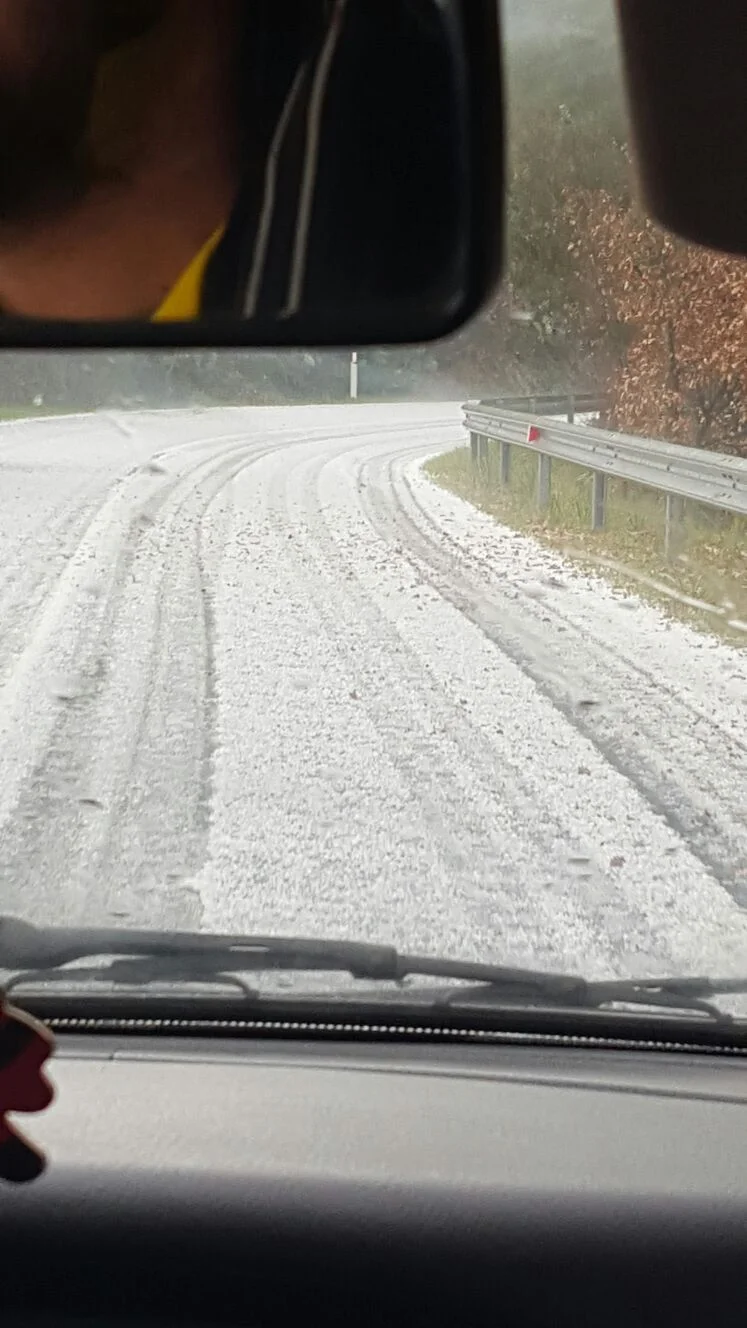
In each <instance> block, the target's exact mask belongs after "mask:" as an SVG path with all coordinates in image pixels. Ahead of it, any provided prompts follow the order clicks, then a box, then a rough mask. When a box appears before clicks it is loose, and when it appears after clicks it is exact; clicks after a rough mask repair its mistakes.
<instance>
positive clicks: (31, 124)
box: [0, 0, 164, 225]
mask: <svg viewBox="0 0 747 1328" xmlns="http://www.w3.org/2000/svg"><path fill="white" fill-rule="evenodd" d="M163 6H164V0H0V225H8V224H9V223H10V224H13V223H16V224H22V223H23V222H24V221H25V220H26V219H29V218H31V217H37V216H38V215H39V214H40V213H42V214H43V213H45V212H50V213H54V212H55V211H57V210H58V209H59V208H61V207H65V206H69V205H70V203H72V202H73V201H74V200H75V199H76V198H77V197H79V196H80V195H81V194H83V193H84V192H85V190H86V188H87V186H88V185H89V183H90V180H91V174H92V169H93V167H92V163H91V162H90V160H89V159H88V153H87V147H86V136H87V131H88V128H89V123H90V117H91V110H92V106H93V98H94V92H95V88H96V75H97V69H98V63H99V60H100V59H101V57H102V55H104V54H105V53H106V52H107V51H108V50H111V49H112V48H113V47H116V46H118V45H120V44H121V43H123V42H125V41H129V40H131V39H133V38H135V37H138V36H141V35H142V34H143V33H144V32H146V31H147V30H148V29H149V28H150V27H151V26H152V24H153V23H154V22H155V21H156V20H157V19H158V18H159V17H160V14H161V12H162V9H163Z"/></svg>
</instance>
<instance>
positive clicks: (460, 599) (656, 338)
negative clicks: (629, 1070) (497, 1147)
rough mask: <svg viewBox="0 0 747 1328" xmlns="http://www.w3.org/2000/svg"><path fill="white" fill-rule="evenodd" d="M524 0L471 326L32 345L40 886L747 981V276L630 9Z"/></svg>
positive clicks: (28, 696)
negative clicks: (662, 176) (710, 216)
mask: <svg viewBox="0 0 747 1328" xmlns="http://www.w3.org/2000/svg"><path fill="white" fill-rule="evenodd" d="M504 12H505V22H506V32H505V36H506V40H507V61H506V64H507V77H508V102H509V115H510V144H509V151H510V158H509V188H510V193H509V235H508V272H507V278H506V280H505V282H504V284H503V286H502V288H501V290H500V292H499V293H498V295H497V296H496V297H495V298H494V300H493V301H492V303H491V305H490V307H489V308H488V309H486V310H485V311H484V312H483V313H482V314H481V315H480V316H479V317H478V318H477V319H476V320H475V322H473V323H472V324H471V325H470V326H469V327H468V328H466V329H465V330H463V331H462V332H460V333H459V334H458V335H457V336H456V337H453V338H451V339H450V340H449V341H447V342H442V343H436V344H433V345H427V346H415V347H408V348H406V349H392V350H377V349H360V350H359V349H357V348H348V349H347V350H341V351H335V352H325V353H322V352H317V351H309V352H272V353H269V352H268V353H249V352H246V353H239V352H222V353H218V352H209V353H208V352H195V353H186V352H185V353H179V354H167V353H150V354H145V353H139V354H134V353H125V352H110V353H95V354H94V353H78V354H75V355H73V354H64V353H62V352H60V353H56V354H52V355H40V354H30V353H14V354H13V355H9V354H6V355H4V356H0V411H1V412H2V415H3V417H4V421H3V423H2V424H0V914H4V915H13V916H15V917H17V918H20V919H23V920H25V921H27V922H31V923H34V924H37V925H44V926H47V925H51V924H57V925H64V926H74V927H90V926H106V927H122V928H128V929H136V928H150V929H153V928H159V929H178V930H180V931H184V932H187V931H196V932H200V933H207V932H220V933H223V934H225V935H240V934H261V935H265V936H278V935H288V934H290V935H294V936H305V937H308V938H319V939H322V938H330V937H334V938H338V939H344V940H356V941H364V942H369V943H376V944H379V945H392V946H396V947H397V948H398V949H400V950H403V951H406V952H409V953H410V954H413V953H421V952H422V953H429V954H438V955H441V956H444V955H448V956H451V957H454V958H459V959H463V960H474V961H483V962H490V963H493V964H510V965H513V966H520V967H541V968H544V969H547V970H550V971H553V972H558V973H560V972H563V973H566V972H574V973H577V974H579V975H582V976H584V977H586V978H612V977H636V978H639V977H646V976H660V975H667V974H670V975H671V974H695V973H704V974H722V975H727V976H728V975H730V974H731V975H739V974H744V973H745V972H747V913H746V912H745V904H746V903H747V826H746V824H745V816H744V802H745V787H746V785H745V773H746V769H747V713H746V706H745V703H746V702H747V654H746V653H745V643H746V642H747V636H746V635H745V634H746V633H747V563H746V561H745V560H746V558H747V543H746V542H745V538H744V537H745V512H747V497H746V496H745V495H747V487H746V486H747V462H745V461H740V458H744V457H747V368H746V366H747V355H745V348H746V346H747V321H746V317H745V307H746V303H747V268H746V267H745V264H744V263H743V262H742V261H740V260H737V259H734V258H730V257H728V256H725V255H722V254H716V253H711V252H709V251H707V250H703V249H699V248H696V247H695V246H689V245H687V244H685V243H684V242H680V241H678V240H675V239H673V238H672V237H671V236H669V235H667V234H666V233H665V232H663V231H662V230H660V229H658V228H657V227H656V226H654V225H653V223H651V222H650V221H649V220H648V219H647V218H646V217H645V215H644V214H643V212H642V211H641V208H640V204H639V202H638V200H637V195H636V191H635V187H634V174H633V170H634V163H633V161H632V154H631V148H630V145H629V136H628V126H627V120H626V112H625V107H624V101H623V92H622V79H621V74H620V69H619V52H618V45H617V36H616V30H615V25H614V17H613V12H612V6H611V5H610V4H606V3H599V0H566V2H565V3H563V4H558V3H556V0H507V3H506V4H505V5H504ZM0 278H2V265H1V264H0ZM465 403H466V405H465ZM600 430H601V431H603V433H604V439H607V440H608V442H609V439H610V438H612V439H613V440H616V442H614V446H613V447H612V450H611V451H609V452H608V453H604V452H603V451H599V448H601V447H602V442H603V441H604V439H601V435H600V434H599V433H598V431H600ZM600 439H601V441H600ZM668 447H669V448H670V449H671V450H669V451H668V450H667V448H668ZM595 449H596V450H595ZM680 449H697V455H696V458H695V461H693V456H692V453H691V452H685V451H681V450H680ZM613 453H614V455H613ZM714 453H717V454H719V456H720V461H713V460H712V458H713V454H714ZM600 457H604V466H603V469H597V470H596V471H595V470H594V460H595V458H596V459H597V464H598V465H601V464H602V463H601V462H600V461H599V458H600ZM740 465H741V466H742V469H741V470H740ZM296 980H297V981H298V982H300V983H301V985H302V986H303V982H304V979H303V978H302V977H298V978H297V979H296ZM346 980H347V979H346V978H344V979H343V981H346ZM326 982H327V979H326V977H321V978H320V976H319V975H318V974H317V975H316V977H315V979H314V989H316V990H318V989H319V987H320V985H321V986H322V987H324V985H325V983H326ZM332 982H333V978H332V976H330V978H329V982H328V983H327V985H331V984H332ZM308 985H309V986H310V985H311V980H309V984H308Z"/></svg>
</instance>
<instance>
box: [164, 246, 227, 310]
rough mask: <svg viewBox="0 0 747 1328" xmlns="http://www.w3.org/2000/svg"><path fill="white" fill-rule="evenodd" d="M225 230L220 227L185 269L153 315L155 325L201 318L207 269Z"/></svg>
mask: <svg viewBox="0 0 747 1328" xmlns="http://www.w3.org/2000/svg"><path fill="white" fill-rule="evenodd" d="M224 233H225V228H224V227H223V226H219V227H218V230H217V231H215V232H214V233H213V234H212V235H211V236H210V239H209V240H208V242H207V244H204V245H203V247H202V249H200V251H199V253H198V254H196V255H195V257H194V258H193V259H192V262H191V263H190V264H189V267H187V268H185V270H184V272H182V275H181V276H180V278H179V280H178V281H177V283H176V285H175V286H173V287H172V288H171V290H170V291H169V293H168V295H167V296H166V299H165V300H164V301H163V304H162V305H161V307H160V308H159V309H157V310H156V312H155V313H154V315H153V322H154V323H174V322H190V321H192V320H194V319H196V318H198V317H199V314H200V308H201V304H202V285H203V282H204V280H205V269H206V268H207V265H208V263H209V262H210V259H211V258H212V256H213V254H214V253H215V250H216V249H217V248H218V245H219V244H220V242H221V240H222V239H223V235H224Z"/></svg>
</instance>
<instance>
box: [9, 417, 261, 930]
mask: <svg viewBox="0 0 747 1328" xmlns="http://www.w3.org/2000/svg"><path fill="white" fill-rule="evenodd" d="M212 441H213V440H211V439H209V438H208V439H202V440H200V442H201V446H202V448H203V449H205V448H207V449H208V450H209V448H210V444H211V442H212ZM252 446H253V447H254V448H256V443H254V444H249V445H247V444H245V443H242V444H237V446H235V447H233V448H231V449H230V450H229V451H228V454H227V455H226V449H225V448H224V449H223V450H222V451H221V452H220V453H219V454H218V456H217V457H216V456H215V454H214V453H213V454H212V455H211V456H209V457H208V458H207V459H204V458H201V459H200V460H199V461H198V462H197V464H196V465H192V466H191V468H190V470H189V471H188V472H187V474H186V475H166V476H163V477H161V481H160V483H158V484H156V485H155V486H154V485H147V484H146V485H145V486H143V484H142V471H143V470H145V471H146V472H147V471H148V470H149V467H147V466H146V467H144V468H143V467H137V468H135V469H134V470H133V471H131V472H130V473H129V475H128V476H126V477H125V478H124V479H123V480H122V481H121V482H119V484H118V485H116V486H114V488H115V490H118V491H119V492H120V496H121V490H122V486H125V488H126V487H127V484H128V482H129V483H130V486H131V487H132V486H133V485H134V488H135V492H134V493H133V495H132V497H133V502H132V505H131V509H130V512H129V520H128V521H127V522H124V523H121V525H120V529H119V534H120V536H122V537H123V538H122V540H121V543H120V547H119V550H118V556H117V558H116V559H115V564H114V575H112V577H111V580H110V582H109V584H108V585H107V587H106V592H107V593H106V605H105V611H104V612H103V613H102V612H101V605H100V604H97V606H96V607H97V610H98V611H97V613H96V622H95V630H94V631H93V632H90V633H89V634H88V635H89V639H88V640H87V641H85V640H84V643H83V644H84V648H85V649H84V654H85V656H86V657H85V658H81V656H80V655H79V656H78V658H77V660H76V665H77V670H78V675H79V678H80V680H81V684H82V686H81V690H80V692H79V693H78V694H76V695H69V696H68V697H67V699H66V700H65V702H64V704H62V705H58V707H57V711H56V714H54V715H53V716H52V721H51V723H48V724H47V725H45V726H43V735H42V736H43V738H44V739H45V740H44V741H42V743H41V745H40V746H39V747H38V750H37V753H36V760H35V763H34V766H33V768H32V769H31V770H30V771H27V772H25V773H24V774H23V775H22V777H21V778H20V781H19V785H18V788H17V790H16V797H15V812H16V814H15V815H14V816H9V812H10V810H11V809H12V804H10V805H9V801H8V797H7V790H6V799H5V810H6V818H5V823H4V824H3V826H2V835H1V836H0V850H1V852H0V885H1V886H2V888H3V895H4V896H5V897H6V898H7V897H8V896H10V897H11V898H12V897H13V896H15V897H17V899H18V902H19V904H20V903H22V901H23V897H24V895H25V887H28V889H29V890H30V889H33V902H34V909H35V912H37V911H38V909H39V906H40V905H41V906H42V907H45V906H48V907H49V908H50V909H51V910H52V911H53V912H55V913H59V905H60V898H58V893H59V886H60V884H61V885H62V886H63V891H62V894H64V903H65V908H66V910H67V911H68V912H72V913H73V914H75V913H77V914H78V915H80V916H81V917H88V919H89V920H90V914H91V910H93V911H94V912H99V913H100V912H101V911H102V898H101V897H102V893H103V892H104V886H103V883H102V882H103V879H104V877H105V875H106V873H107V871H111V872H112V873H113V875H114V876H116V879H112V880H111V883H110V885H109V886H107V888H108V889H109V891H110V893H111V892H112V891H113V890H118V891H119V893H120V898H119V899H118V900H116V904H117V907H116V908H114V907H112V908H111V909H109V910H107V911H108V912H109V913H112V912H114V913H116V914H120V913H121V914H126V915H128V916H129V914H130V913H131V912H132V911H133V909H136V908H137V907H139V908H140V910H141V911H142V898H141V897H139V896H138V894H137V892H135V893H134V894H133V891H132V889H131V884H132V883H131V881H129V880H128V879H127V877H126V873H125V872H123V871H122V870H121V866H122V865H123V864H120V869H119V870H118V871H116V872H114V868H115V866H116V861H117V859H116V854H114V855H112V854H111V853H110V852H109V851H108V850H109V849H110V847H111V842H112V839H113V837H116V835H117V824H118V817H122V816H123V815H127V814H128V813H133V812H135V810H136V809H135V808H134V807H133V806H131V805H130V802H129V801H128V798H127V789H128V787H129V788H130V789H131V785H132V777H133V774H134V773H135V765H136V762H137V756H138V749H139V748H142V745H143V743H144V737H145V734H146V732H147V730H148V724H149V720H150V721H152V717H153V706H154V700H155V695H156V693H155V688H154V680H155V671H156V670H157V667H158V661H159V657H160V655H162V653H163V648H164V642H165V641H166V640H167V639H168V630H167V629H166V628H165V627H164V610H165V600H164V594H163V588H164V585H165V581H166V578H167V577H168V576H169V575H170V574H171V573H172V572H173V571H174V570H175V569H174V567H173V563H172V564H170V563H169V558H168V541H169V537H170V535H171V534H172V533H173V530H174V528H175V525H176V523H177V522H178V521H179V517H180V513H182V512H183V510H184V508H185V505H188V504H189V502H190V499H192V498H193V497H194V494H195V491H196V490H197V491H199V488H200V485H204V484H209V486H210V487H209V489H208V491H207V492H206V494H205V498H204V502H203V504H202V510H205V509H206V508H207V506H208V505H209V503H210V502H211V501H212V500H213V498H214V496H215V494H216V493H217V492H218V491H219V490H220V488H221V487H222V486H223V485H225V484H226V483H228V482H230V479H231V478H232V476H233V474H235V473H236V472H237V470H238V469H240V468H241V467H242V466H243V465H244V464H245V462H246V458H247V450H249V451H251V448H252ZM178 451H179V449H172V456H175V455H176V454H177V453H178ZM111 500H112V494H111V493H110V495H109V499H108V500H107V501H111ZM105 505H106V504H105ZM193 515H194V516H197V515H201V512H200V513H199V514H197V513H195V514H193ZM106 552H107V554H108V553H111V549H110V548H108V549H107V551H106ZM164 555H166V556H164ZM133 567H135V568H139V569H140V570H141V571H143V572H144V591H145V595H144V597H142V598H138V596H137V595H136V594H135V591H136V590H137V588H138V587H137V583H136V580H135V576H136V573H133ZM110 570H111V569H110ZM154 572H155V575H154ZM177 582H178V573H177ZM140 586H141V588H143V578H141V582H140ZM194 608H196V609H197V611H198V613H201V612H202V611H203V610H202V603H201V596H199V595H196V596H195V597H194V604H193V609H194ZM128 615H129V627H131V628H136V627H137V626H138V623H137V619H138V617H140V620H141V621H140V623H139V626H140V628H141V629H142V628H143V626H144V619H146V618H147V621H148V629H147V632H143V631H141V632H140V634H139V635H138V632H137V631H136V630H133V631H132V633H131V652H132V653H131V657H130V658H129V659H127V661H126V663H127V666H128V668H129V667H130V666H131V665H132V663H133V662H134V660H136V661H137V672H138V675H139V680H140V689H139V692H137V694H134V691H133V687H132V685H131V684H132V679H131V678H129V679H124V680H123V681H122V682H121V683H120V691H119V697H118V700H119V706H120V721H119V723H115V724H112V701H111V693H112V686H113V683H112V677H111V675H112V673H113V672H114V671H116V670H117V669H119V673H120V674H121V673H122V667H121V666H122V662H123V661H122V658H120V659H119V660H118V659H117V658H116V653H115V657H113V658H112V657H111V655H110V656H109V658H108V661H107V665H106V667H105V669H103V670H102V669H101V667H100V664H101V661H102V660H103V659H105V658H106V656H107V646H108V644H109V643H111V641H112V639H113V636H115V635H116V633H117V624H118V623H119V624H120V636H122V635H123V632H122V630H121V624H122V620H125V621H128ZM205 631H206V628H205V625H204V619H203V634H204V633H205ZM126 644H127V643H126V642H125V646H126ZM206 667H207V664H205V668H206ZM37 700H38V698H37ZM204 741H205V740H204V739H203V743H204ZM112 750H114V751H116V761H115V763H114V764H115V766H116V774H113V773H112V771H111V752H112ZM104 788H105V790H106V791H105V792H104ZM117 790H119V792H117ZM122 790H124V795H123V793H122ZM102 792H103V793H104V797H103V798H102V796H101V794H102ZM123 829H124V830H125V835H124V837H125V839H126V840H129V844H130V846H131V847H132V845H134V844H136V842H137V836H138V826H137V825H133V824H132V820H130V822H129V830H128V829H127V828H125V827H123ZM125 856H126V857H127V858H128V860H129V857H131V854H128V855H125ZM45 896H46V898H45ZM151 902H152V901H151ZM7 906H8V905H6V904H4V907H7ZM176 911H177V912H180V911H181V910H180V909H179V908H177V909H176ZM151 915H152V909H151Z"/></svg>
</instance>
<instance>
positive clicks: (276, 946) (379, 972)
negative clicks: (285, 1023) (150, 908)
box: [0, 918, 586, 1004]
mask: <svg viewBox="0 0 747 1328" xmlns="http://www.w3.org/2000/svg"><path fill="white" fill-rule="evenodd" d="M99 956H101V957H102V958H103V957H111V956H128V957H130V958H131V959H132V960H136V961H138V962H137V963H135V962H132V963H130V964H129V965H127V966H125V965H123V964H122V962H121V959H116V960H115V962H114V963H113V964H110V965H107V966H106V967H102V968H97V969H93V970H92V969H85V970H81V969H79V968H78V969H70V970H68V971H67V978H68V980H69V979H70V978H71V977H77V976H83V974H84V973H85V975H86V976H88V977H90V976H92V975H93V974H94V973H95V974H97V975H98V977H99V978H101V979H103V980H107V981H112V980H117V974H119V975H120V980H123V981H128V982H132V981H135V980H142V981H143V982H149V981H151V982H153V981H160V980H162V979H168V978H169V977H172V978H174V979H175V980H177V975H178V979H184V980H189V979H190V978H192V979H195V980H197V981H200V980H202V981H205V980H208V979H209V978H210V977H211V976H217V975H220V974H232V973H233V974H235V973H251V972H255V973H256V972H271V971H273V970H274V971H285V972H288V971H298V972H314V971H316V972H322V973H335V972H339V973H348V974H350V976H351V977H353V978H359V979H363V980H367V981H370V982H403V981H404V979H405V978H408V977H416V976H419V977H432V978H441V979H445V980H448V979H452V980H453V981H455V982H480V983H490V984H494V985H495V986H496V987H497V988H498V987H500V988H501V989H505V990H509V989H510V990H511V991H515V992H516V994H517V995H521V994H522V993H526V994H527V995H531V996H536V997H537V998H538V999H539V998H542V999H544V1000H546V1001H548V1002H549V1003H557V1004H564V1003H569V1004H576V1003H578V1001H579V999H580V998H581V997H582V994H583V991H584V989H585V987H586V983H585V981H584V979H583V978H578V977H574V976H566V975H564V974H556V973H543V972H541V971H539V970H538V971H534V970H532V969H523V968H509V967H505V966H502V965H496V964H485V963H472V962H470V961H467V960H461V959H438V958H429V957H428V956H421V955H407V954H400V953H399V951H397V950H396V949H394V947H393V946H389V945H369V944H367V943H365V942H360V941H330V940H313V939H307V938H303V937H292V936H230V935H229V936H221V935H210V934H200V933H195V932H167V931H163V932H158V931H139V930H138V931H131V930H126V929H120V928H117V927H99V928H97V927H90V928H88V927H85V928H75V927H35V926H33V925H32V924H31V923H28V922H21V921H19V920H18V919H16V918H0V970H5V971H8V972H11V973H12V974H13V977H12V979H11V981H12V982H13V983H14V985H17V983H18V982H19V981H20V980H27V979H28V978H30V977H31V976H33V977H35V978H42V977H43V975H44V974H45V973H48V975H49V976H50V977H52V976H54V977H62V976H63V970H65V966H66V965H67V964H73V963H75V962H76V961H77V960H79V959H90V958H95V957H99ZM144 960H148V961H149V962H148V963H144V962H142V961H144ZM136 972H137V973H139V974H140V977H139V978H137V979H136V978H135V976H134V975H135V973H136Z"/></svg>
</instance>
